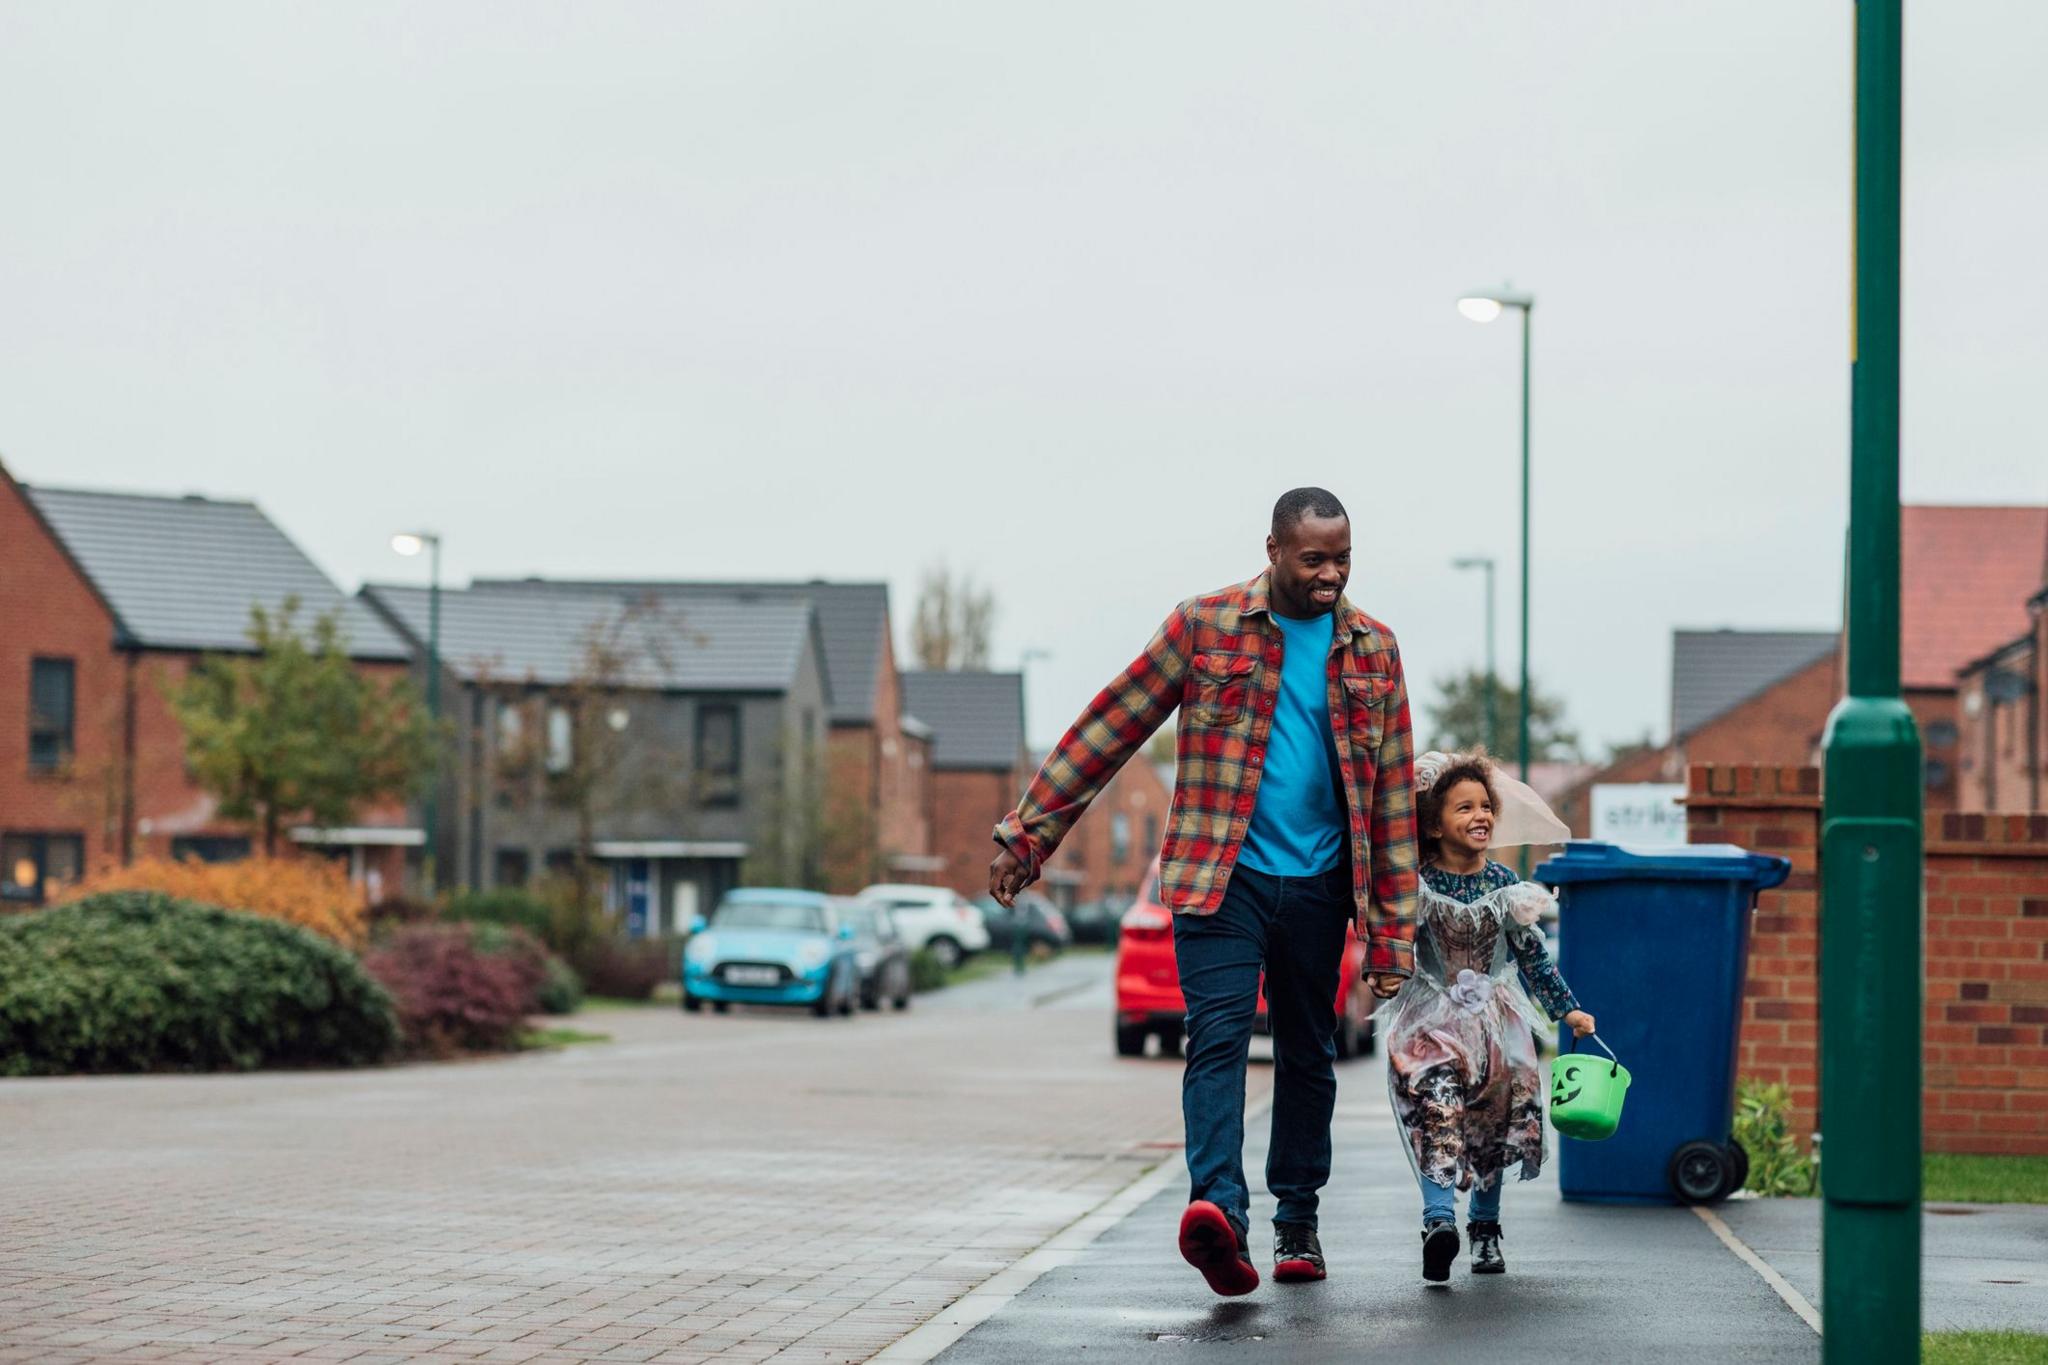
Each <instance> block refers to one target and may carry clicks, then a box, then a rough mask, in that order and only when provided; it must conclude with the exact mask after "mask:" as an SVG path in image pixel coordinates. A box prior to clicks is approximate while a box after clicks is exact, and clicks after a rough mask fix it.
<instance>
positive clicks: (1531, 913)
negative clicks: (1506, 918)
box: [1507, 882, 1557, 924]
mask: <svg viewBox="0 0 2048 1365" xmlns="http://www.w3.org/2000/svg"><path fill="white" fill-rule="evenodd" d="M1507 903H1508V914H1509V915H1510V916H1512V917H1513V918H1514V921H1515V923H1517V924H1534V923H1535V922H1536V921H1537V920H1539V919H1542V918H1543V916H1544V915H1545V914H1546V913H1547V912H1548V911H1550V910H1552V909H1554V908H1556V906H1557V897H1556V896H1553V895H1552V894H1550V892H1548V891H1546V890H1544V889H1543V888H1542V887H1540V886H1538V885H1536V883H1534V882H1521V883H1518V884H1516V885H1514V886H1511V887H1509V888H1508V894H1507Z"/></svg>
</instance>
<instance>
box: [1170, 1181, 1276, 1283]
mask: <svg viewBox="0 0 2048 1365" xmlns="http://www.w3.org/2000/svg"><path fill="white" fill-rule="evenodd" d="M1180 1254H1181V1256H1182V1258H1183V1259H1185V1260H1186V1261H1187V1263H1188V1264H1189V1265H1191V1266H1193V1267H1194V1268H1195V1269H1197V1270H1199V1271H1201V1272H1202V1278H1203V1279H1205V1280H1207V1281H1208V1282H1209V1287H1210V1288H1211V1289H1213V1290H1215V1291H1216V1292H1217V1293H1218V1294H1221V1295H1223V1296H1224V1297H1225V1298H1236V1297H1238V1296H1239V1295H1240V1294H1249V1293H1251V1292H1252V1291H1253V1290H1254V1289H1257V1288H1258V1287H1259V1271H1258V1268H1257V1267H1256V1266H1254V1265H1253V1264H1252V1258H1251V1250H1250V1248H1248V1247H1247V1246H1246V1245H1245V1240H1244V1236H1243V1234H1241V1233H1239V1232H1238V1230H1237V1229H1236V1228H1235V1227H1234V1226H1232V1224H1231V1222H1230V1218H1229V1216H1228V1215H1227V1214H1225V1213H1224V1212H1223V1210H1222V1209H1219V1208H1217V1207H1216V1206H1215V1205H1214V1204H1212V1203H1210V1202H1209V1201H1208V1200H1206V1199H1197V1200H1196V1201H1195V1202H1194V1203H1192V1204H1190V1205H1188V1211H1187V1212H1186V1213H1184V1214H1182V1215H1181V1216H1180Z"/></svg>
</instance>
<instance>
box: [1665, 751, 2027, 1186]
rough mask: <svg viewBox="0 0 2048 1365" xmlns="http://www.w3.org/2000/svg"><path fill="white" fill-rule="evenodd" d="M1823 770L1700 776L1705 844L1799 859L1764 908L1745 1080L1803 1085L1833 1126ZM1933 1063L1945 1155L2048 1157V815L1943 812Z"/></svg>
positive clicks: (1696, 838) (1932, 987)
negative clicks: (1822, 1048) (1823, 1059)
mask: <svg viewBox="0 0 2048 1365" xmlns="http://www.w3.org/2000/svg"><path fill="white" fill-rule="evenodd" d="M1819 779H1820V774H1819V772H1818V771H1817V770H1815V769H1812V768H1758V767H1753V766H1740V767H1705V766H1701V767H1695V768H1693V769H1692V772H1691V775H1690V784H1689V785H1690V791H1691V794H1690V796H1689V797H1688V799H1687V807H1688V815H1689V820H1688V823H1689V826H1690V834H1691V838H1692V841H1693V842H1694V843H1734V844H1741V845H1743V846H1744V847H1746V848H1752V849H1755V850H1756V851H1758V852H1763V853H1778V854H1782V855H1783V856H1785V857H1788V858H1790V859H1792V865H1793V873H1792V876H1791V877H1790V878H1788V879H1787V881H1786V883H1785V885H1784V886H1782V887H1779V888H1778V889H1776V890H1774V891H1767V892H1765V893H1764V894H1763V895H1762V896H1761V897H1760V898H1759V900H1758V903H1757V916H1756V921H1755V926H1754V934H1753V937H1752V939H1751V944H1750V961H1749V980H1748V984H1747V987H1746V992H1745V999H1744V1002H1743V1036H1742V1059H1741V1073H1742V1075H1743V1076H1744V1077H1746V1078H1753V1079H1757V1080H1763V1081H1777V1082H1782V1083H1783V1084H1785V1085H1788V1086H1790V1087H1791V1089H1792V1092H1793V1101H1794V1105H1795V1107H1796V1109H1797V1111H1798V1112H1797V1113H1796V1115H1795V1128H1796V1130H1797V1131H1800V1132H1801V1133H1802V1134H1803V1133H1805V1132H1807V1131H1810V1130H1811V1129H1812V1128H1813V1126H1814V1125H1815V1124H1816V1123H1817V1122H1818V1121H1819V1115H1818V1106H1819V1091H1818V1066H1819V1035H1818V1028H1817V1025H1818V1018H1819V1010H1818V1001H1819V995H1820V992H1819V950H1820V934H1821V932H1822V923H1821V919H1822V917H1821V911H1820V906H1819V904H1818V901H1819V899H1820V897H1819V895H1817V894H1816V893H1818V892H1819V891H1820V890H1821V888H1820V886H1819V874H1818V862H1817V856H1818V855H1817V849H1818V843H1819V833H1820V798H1819V792H1820V780H1819ZM1924 951H1925V957H1924V961H1923V969H1922V970H1923V975H1924V978H1925V981H1926V996H1925V999H1926V1023H1925V1028H1924V1033H1923V1037H1924V1040H1925V1053H1924V1058H1923V1060H1924V1063H1925V1067H1926V1075H1925V1082H1926V1092H1925V1098H1924V1114H1925V1119H1924V1122H1925V1129H1924V1131H1925V1142H1926V1146H1927V1149H1928V1150H1929V1151H1943V1152H2027V1153H2048V816H2042V815H2032V816H2027V815H2019V816H1984V815H1961V814H1956V813H1953V812H1950V813H1946V814H1939V815H1932V816H1930V817H1929V827H1928V841H1927V865H1926V937H1925V950H1924Z"/></svg>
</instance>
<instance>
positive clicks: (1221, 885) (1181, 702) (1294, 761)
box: [989, 488, 1416, 1295]
mask: <svg viewBox="0 0 2048 1365" xmlns="http://www.w3.org/2000/svg"><path fill="white" fill-rule="evenodd" d="M1266 560H1267V568H1266V570H1265V572H1263V573H1261V574H1260V575H1259V576H1258V577H1256V578H1254V579H1252V580H1250V581H1249V582H1245V583H1240V584H1238V585H1237V586H1235V587H1231V588H1224V589H1222V590H1221V591H1219V592H1212V593H1207V594H1204V595H1203V596H1200V597H1194V598H1190V599H1189V600H1187V601H1185V602H1183V603H1181V604H1180V605H1179V606H1178V607H1176V608H1174V611H1173V614H1172V615H1171V616H1169V617H1167V619H1166V623H1165V624H1164V625H1162V626H1161V627H1160V628H1159V632H1158V634H1156V635H1154V636H1153V637H1152V642H1151V643H1150V644H1149V645H1147V646H1146V647H1145V652H1144V653H1143V654H1141V655H1139V656H1138V658H1137V660H1136V661H1135V662H1133V663H1132V664H1131V666H1130V667H1129V668H1127V669H1125V670H1124V671H1123V673H1122V674H1121V675H1120V676H1119V677H1117V678H1116V679H1115V681H1113V682H1111V683H1110V684H1109V686H1107V687H1105V688H1104V689H1103V690H1102V692H1101V693H1100V694H1099V695H1098V696H1097V697H1096V698H1095V700H1094V701H1093V702H1092V703H1091V704H1090V705H1089V707H1088V710H1087V711H1086V712H1085V713H1084V714H1083V715H1082V716H1081V718H1080V720H1078V721H1076V722H1075V724H1074V727H1073V728H1072V729H1071V730H1069V731H1068V732H1067V733H1066V736H1065V737H1064V738H1063V739H1062V740H1061V741H1060V743H1059V747H1058V748H1056V749H1055V750H1053V752H1052V755H1051V756H1050V757H1048V758H1047V759H1046V761H1045V766H1044V767H1043V768H1042V769H1040V770H1039V773H1038V775H1037V777H1035V778H1034V779H1032V782H1031V785H1030V786H1029V787H1028V788H1027V789H1026V790H1025V792H1024V799H1023V801H1022V802H1020V803H1019V805H1018V807H1017V809H1016V810H1015V811H1012V812H1011V813H1010V814H1009V815H1008V816H1006V817H1005V818H1004V819H1003V822H1002V823H1001V824H999V825H997V826H996V830H995V837H996V842H997V843H998V844H1000V845H1002V851H1001V852H1000V853H998V854H997V855H996V857H995V861H994V862H992V863H990V865H989V891H990V893H991V894H992V895H994V896H995V897H996V899H997V900H999V901H1001V902H1002V903H1003V904H1004V905H1008V904H1010V903H1011V902H1012V900H1013V899H1014V898H1015V897H1016V894H1017V893H1018V892H1019V891H1021V890H1023V889H1024V888H1025V887H1026V886H1028V885H1030V884H1031V882H1032V881H1034V880H1036V878H1037V877H1038V875H1039V871H1040V869H1041V868H1042V867H1043V866H1044V864H1045V860H1046V859H1047V858H1048V857H1050V856H1051V855H1052V852H1053V850H1054V849H1056V848H1058V847H1059V843H1060V840H1061V839H1062V838H1063V837H1065V835H1066V833H1067V831H1068V830H1069V829H1071V828H1072V827H1073V824H1074V822H1075V821H1076V820H1078V819H1080V818H1081V813H1082V812H1083V811H1084V810H1086V809H1087V807H1088V803H1089V802H1090V801H1091V800H1093V799H1094V798H1095V796H1096V794H1097V793H1098V792H1100V791H1101V790H1102V789H1103V787H1104V786H1105V785H1107V784H1108V782H1109V780H1110V778H1111V777H1112V776H1114V775H1115V773H1116V771H1117V769H1118V768H1120V767H1122V766H1123V763H1124V761H1125V760H1126V759H1128V758H1129V757H1130V756H1131V755H1132V754H1135V753H1136V752H1138V750H1139V748H1140V747H1141V746H1143V744H1144V743H1145V740H1146V739H1147V738H1148V737H1149V736H1150V735H1151V734H1152V732H1153V731H1154V730H1156V729H1158V728H1159V726H1160V725H1161V724H1162V723H1164V721H1165V720H1166V717H1167V715H1168V714H1169V713H1171V712H1172V711H1173V710H1174V709H1175V708H1176V707H1178V708H1179V710H1180V726H1179V735H1178V739H1177V744H1176V755H1177V756H1176V765H1175V778H1174V787H1173V811H1172V814H1171V816H1170V818H1169V820H1168V823H1167V832H1166V844H1165V847H1164V849H1162V850H1161V878H1160V881H1161V887H1162V892H1161V897H1162V899H1163V900H1164V901H1165V903H1166V905H1167V907H1168V908H1169V909H1171V910H1172V911H1173V912H1174V930H1173V941H1174V953H1175V956H1176V957H1177V958H1178V959H1179V963H1180V984H1181V994H1182V996H1183V997H1184V998H1185V999H1186V1002H1187V1012H1188V1013H1187V1069H1186V1072H1185V1075H1184V1076H1183V1078H1182V1082H1181V1110H1182V1116H1183V1119H1184V1121H1185V1123H1186V1127H1187V1161H1188V1176H1189V1181H1190V1186H1191V1188H1190V1191H1189V1196H1188V1197H1189V1203H1188V1208H1187V1212H1186V1213H1185V1214H1184V1215H1183V1216H1182V1219H1181V1225H1180V1250H1181V1255H1182V1256H1184V1257H1185V1258H1186V1259H1187V1260H1188V1262H1189V1263H1190V1264H1191V1265H1193V1266H1194V1267H1195V1268H1196V1269H1198V1270H1200V1271H1201V1272H1202V1275H1203V1278H1205V1279H1206V1280H1208V1282H1209V1287H1210V1288H1212V1289H1214V1290H1215V1291H1216V1292H1217V1293H1219V1294H1229V1295H1235V1294H1248V1293H1250V1292H1251V1291H1252V1290H1254V1289H1256V1288H1257V1287H1258V1284H1259V1272H1258V1271H1257V1269H1256V1268H1254V1267H1253V1265H1252V1261H1251V1253H1250V1248H1249V1243H1248V1241H1247V1235H1246V1229H1247V1224H1248V1221H1249V1204H1250V1193H1249V1190H1248V1188H1247V1186H1246V1183H1245V1176H1244V1166H1243V1156H1242V1153H1243V1149H1244V1078H1245V1063H1246V1060H1247V1058H1248V1055H1249V1052H1250V1048H1251V1031H1252V1018H1253V1015H1254V1014H1255V1013H1256V1010H1257V1005H1258V994H1259V972H1260V969H1261V968H1262V967H1263V968H1264V971H1265V974H1266V1001H1267V1009H1268V1016H1269V1018H1270V1019H1271V1021H1272V1031H1273V1060H1274V1079H1273V1133H1272V1142H1271V1145H1270V1148H1269V1155H1268V1157H1267V1161H1266V1187H1267V1189H1269V1190H1270V1191H1271V1192H1272V1194H1273V1197H1274V1200H1275V1202H1276V1203H1277V1205H1278V1208H1277V1210H1276V1213H1275V1217H1274V1220H1273V1229H1274V1251H1273V1258H1274V1266H1273V1276H1274V1278H1275V1279H1276V1280H1281V1281H1299V1280H1320V1279H1322V1278H1323V1276H1324V1273H1325V1268H1324V1262H1323V1251H1322V1245H1321V1243H1320V1241H1319V1240H1318V1238H1317V1235H1316V1203H1317V1195H1318V1192H1319V1191H1320V1190H1321V1189H1322V1187H1323V1185H1324V1184H1325V1183H1326V1182H1327V1181H1328V1180H1329V1176H1330V1117H1331V1113H1332V1111H1333V1110H1334V1109H1335V1107H1336V1098H1337V1078H1336V1067H1335V1061H1336V1041H1335V1039H1336V1023H1337V1021H1336V1009H1335V1005H1334V1001H1335V999H1336V995H1337V973H1338V971H1339V970H1340V967H1341V963H1342V960H1343V953H1344V926H1345V923H1346V921H1347V920H1351V919H1354V918H1355V920H1356V922H1357V925H1358V934H1359V937H1360V938H1361V939H1363V940H1364V941H1365V942H1366V944H1367V950H1366V973H1367V978H1366V979H1367V981H1368V983H1369V984H1370V986H1371V988H1372V991H1373V994H1375V995H1377V996H1379V997H1380V998H1382V999H1386V998H1388V997H1390V996H1392V995H1393V994H1394V993H1395V992H1396V991H1398V990H1399V989H1400V988H1401V982H1402V981H1403V980H1404V979H1406V978H1407V976H1408V974H1409V972H1410V970H1411V968H1412V965H1413V960H1414V902H1415V896H1416V889H1415V888H1416V865H1415V816H1414V809H1415V807H1414V783H1415V778H1414V765H1413V750H1412V746H1411V741H1410V737H1409V723H1408V692H1407V686H1406V684H1405V682H1404V681H1403V679H1402V676H1401V657H1400V653H1399V651H1398V650H1397V649H1396V647H1395V644H1394V637H1393V634H1392V633H1391V632H1390V631H1388V629H1387V628H1386V627H1385V626H1383V625H1381V624H1380V623H1379V622H1377V621H1375V620H1373V619H1372V618H1371V617H1370V616H1367V615H1366V614H1365V613H1364V612H1362V611H1359V610H1358V609H1357V608H1356V607H1354V606H1352V605H1351V604H1350V602H1349V601H1348V600H1346V599H1345V597H1344V586H1345V583H1346V582H1347V581H1348V580H1349V578H1350V574H1351V521H1350V518H1349V517H1348V516H1346V514H1345V512H1344V506H1343V504H1342V503H1340V502H1338V501H1337V499H1336V498H1335V497H1334V496H1333V495H1331V494H1330V493H1328V492H1325V491H1324V490H1323V489H1320V488H1297V489H1295V490H1293V491H1292V492H1290V493H1288V494H1286V495H1285V496H1283V497H1282V498H1281V499H1280V501H1279V503H1278V505H1276V506H1275V507H1274V509H1273V524H1272V530H1271V533H1270V534H1269V535H1268V536H1267V537H1266Z"/></svg>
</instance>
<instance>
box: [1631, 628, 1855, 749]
mask: <svg viewBox="0 0 2048 1365" xmlns="http://www.w3.org/2000/svg"><path fill="white" fill-rule="evenodd" d="M1835 643H1836V635H1835V633H1834V632H1833V631H1813V630H1675V631H1673V632H1671V737H1672V738H1673V739H1681V738H1683V737H1684V736H1686V735H1689V734H1691V733H1692V732H1693V731H1695V730H1697V729H1699V728H1700V727H1701V726H1702V725H1705V724H1706V723H1707V722H1708V721H1710V720H1713V719H1714V718H1715V717H1717V716H1721V715H1724V714H1726V713H1727V712H1728V711H1730V710H1732V709H1734V708H1735V707H1736V706H1738V705H1739V704H1741V703H1742V702H1745V701H1748V700H1749V699H1750V698H1751V697H1753V696H1755V695H1756V694H1757V693H1759V692H1761V691H1763V690H1764V689H1765V688H1767V687H1769V686H1771V685H1772V684H1773V683H1776V682H1782V681H1783V680H1784V679H1786V678H1789V677H1791V676H1792V675H1793V674H1794V673H1797V672H1798V671H1799V670H1800V669H1802V668H1805V667H1806V666H1807V665H1808V664H1810V663H1813V662H1814V661H1816V660H1818V659H1820V658H1822V657H1823V656H1825V655H1827V654H1829V653H1831V652H1833V650H1834V648H1835Z"/></svg>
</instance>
